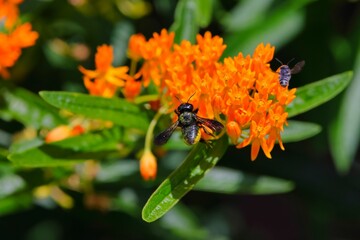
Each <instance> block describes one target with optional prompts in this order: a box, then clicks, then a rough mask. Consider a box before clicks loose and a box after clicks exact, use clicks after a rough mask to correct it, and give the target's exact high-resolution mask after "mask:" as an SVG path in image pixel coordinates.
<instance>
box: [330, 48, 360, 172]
mask: <svg viewBox="0 0 360 240" xmlns="http://www.w3.org/2000/svg"><path fill="white" fill-rule="evenodd" d="M354 71H355V75H354V78H353V81H352V82H351V84H350V86H349V87H348V88H347V90H346V92H345V95H344V97H343V99H342V101H341V105H340V108H339V112H338V114H337V116H336V118H335V120H334V121H333V122H332V123H331V126H330V131H329V136H330V145H331V148H330V150H331V153H332V155H333V157H334V163H335V167H336V169H337V171H338V172H339V173H341V174H346V173H348V171H349V170H350V167H351V164H352V162H353V160H354V157H355V154H356V151H357V149H358V146H359V136H360V111H359V106H358V104H359V103H360V94H359V93H360V45H359V47H358V52H357V57H356V62H355V67H354Z"/></svg>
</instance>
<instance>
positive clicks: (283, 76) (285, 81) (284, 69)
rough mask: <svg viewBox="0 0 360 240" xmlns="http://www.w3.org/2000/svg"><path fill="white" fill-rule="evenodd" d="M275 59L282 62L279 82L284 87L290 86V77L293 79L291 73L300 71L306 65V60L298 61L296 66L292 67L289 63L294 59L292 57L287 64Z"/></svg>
mask: <svg viewBox="0 0 360 240" xmlns="http://www.w3.org/2000/svg"><path fill="white" fill-rule="evenodd" d="M275 59H276V60H277V61H278V62H279V63H280V64H281V66H280V67H279V69H278V71H279V82H280V85H281V86H282V87H287V86H289V82H290V79H291V74H296V73H299V72H300V71H301V69H302V68H303V67H304V65H305V61H301V62H298V63H296V64H295V66H294V67H293V68H291V69H290V67H289V66H288V64H289V63H290V62H291V61H292V60H294V59H291V60H290V61H289V62H288V63H287V64H283V63H282V62H281V61H280V60H279V59H277V58H275Z"/></svg>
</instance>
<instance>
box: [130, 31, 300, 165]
mask: <svg viewBox="0 0 360 240" xmlns="http://www.w3.org/2000/svg"><path fill="white" fill-rule="evenodd" d="M173 40H174V33H168V32H167V31H166V30H162V31H161V33H160V34H157V33H155V34H154V35H153V37H152V38H151V39H149V40H148V41H146V40H145V38H144V37H143V36H142V35H134V36H132V37H131V38H130V42H129V51H128V53H129V54H128V55H129V57H130V58H132V59H133V61H139V60H140V59H143V64H142V67H141V68H140V70H139V72H138V73H137V74H136V77H137V78H139V79H140V78H141V80H142V82H143V84H144V86H145V87H146V86H148V85H149V83H150V81H152V82H153V83H154V84H155V85H156V86H157V87H158V89H159V92H161V93H162V96H163V97H162V99H161V100H162V104H167V105H168V106H169V108H171V109H175V108H176V106H177V105H178V104H179V103H178V100H177V99H176V98H179V99H182V100H183V101H187V100H188V98H189V97H190V96H192V95H193V94H194V96H193V97H192V98H191V104H193V105H194V108H199V112H198V114H199V116H201V117H205V118H210V119H214V118H215V119H217V120H218V121H220V122H223V123H224V125H225V126H226V131H227V134H228V136H229V137H230V139H231V141H232V142H233V144H235V145H236V147H238V148H242V147H245V146H247V145H249V144H251V159H252V160H255V159H256V157H257V155H258V152H259V150H260V147H261V148H262V150H263V152H264V153H265V155H266V156H267V157H268V158H271V155H270V152H271V150H272V149H273V147H274V144H275V142H276V141H278V142H279V144H280V147H281V149H284V147H283V144H282V141H281V136H280V132H281V131H282V130H283V126H284V124H286V119H287V113H286V112H285V107H286V106H287V105H288V104H289V103H290V102H291V101H292V100H293V99H294V98H295V91H296V89H291V90H289V89H288V88H283V87H281V86H280V84H279V75H278V74H277V73H275V72H273V71H272V70H271V68H270V64H269V62H270V61H271V60H272V59H273V56H274V51H275V48H274V47H272V46H270V45H269V44H267V45H264V44H259V45H258V46H257V48H256V49H255V51H254V54H253V55H252V57H251V56H249V55H248V56H243V54H242V53H239V54H238V55H237V56H235V57H228V58H225V59H224V61H223V62H220V61H219V59H220V57H221V56H222V53H223V51H224V49H225V48H226V46H225V45H224V44H223V39H222V38H220V37H219V36H212V35H211V33H210V32H206V33H205V35H204V36H201V35H198V36H197V37H196V40H197V43H196V44H191V43H190V42H189V41H187V40H183V41H182V42H181V43H180V44H174V42H173ZM169 100H170V101H169Z"/></svg>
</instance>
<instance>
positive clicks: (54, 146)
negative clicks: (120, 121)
mask: <svg viewBox="0 0 360 240" xmlns="http://www.w3.org/2000/svg"><path fill="white" fill-rule="evenodd" d="M121 139H122V133H121V131H120V129H119V128H112V129H107V130H103V131H101V132H97V133H86V134H83V135H80V136H75V137H72V138H67V139H65V140H62V141H58V142H53V143H50V144H44V145H41V146H38V147H36V148H30V149H25V150H23V151H19V152H13V153H11V154H10V155H9V156H8V159H9V160H10V161H11V162H12V163H13V164H14V165H16V166H20V167H57V166H66V165H72V164H76V163H79V162H82V161H84V160H88V159H97V158H101V157H104V156H107V155H108V154H110V153H116V152H117V151H118V141H119V140H121Z"/></svg>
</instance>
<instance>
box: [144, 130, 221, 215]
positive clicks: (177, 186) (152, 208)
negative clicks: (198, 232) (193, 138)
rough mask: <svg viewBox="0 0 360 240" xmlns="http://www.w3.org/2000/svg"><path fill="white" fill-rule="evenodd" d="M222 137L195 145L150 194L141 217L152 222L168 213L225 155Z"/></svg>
mask: <svg viewBox="0 0 360 240" xmlns="http://www.w3.org/2000/svg"><path fill="white" fill-rule="evenodd" d="M227 145H228V140H227V138H226V137H225V136H224V137H222V138H220V139H219V140H218V141H215V142H214V143H209V144H197V145H196V146H195V147H194V149H193V150H192V151H191V152H190V153H189V155H188V156H187V157H186V159H185V160H184V162H183V163H182V164H181V165H180V166H179V167H178V168H177V169H176V170H175V171H174V172H173V173H172V174H171V175H170V176H169V177H168V178H166V179H165V180H164V181H163V182H162V184H161V185H160V186H159V187H158V189H157V190H156V191H155V192H154V193H153V194H152V196H151V197H150V198H149V200H148V202H147V203H146V205H145V206H144V208H143V211H142V217H143V219H144V220H145V221H147V222H153V221H155V220H157V219H158V218H160V217H161V216H162V215H164V214H165V213H166V212H167V211H169V210H170V209H171V208H172V207H173V206H174V205H175V204H176V203H177V202H178V201H179V200H180V199H181V198H182V197H183V196H184V195H185V194H186V193H187V192H189V191H190V190H191V189H192V188H193V187H194V186H195V184H196V183H197V182H198V181H199V180H200V179H201V178H203V177H204V175H205V173H206V172H207V171H208V170H210V169H211V168H213V167H214V166H215V164H216V163H217V162H218V161H219V160H220V158H221V157H222V155H223V154H224V153H225V151H226V149H227Z"/></svg>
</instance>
